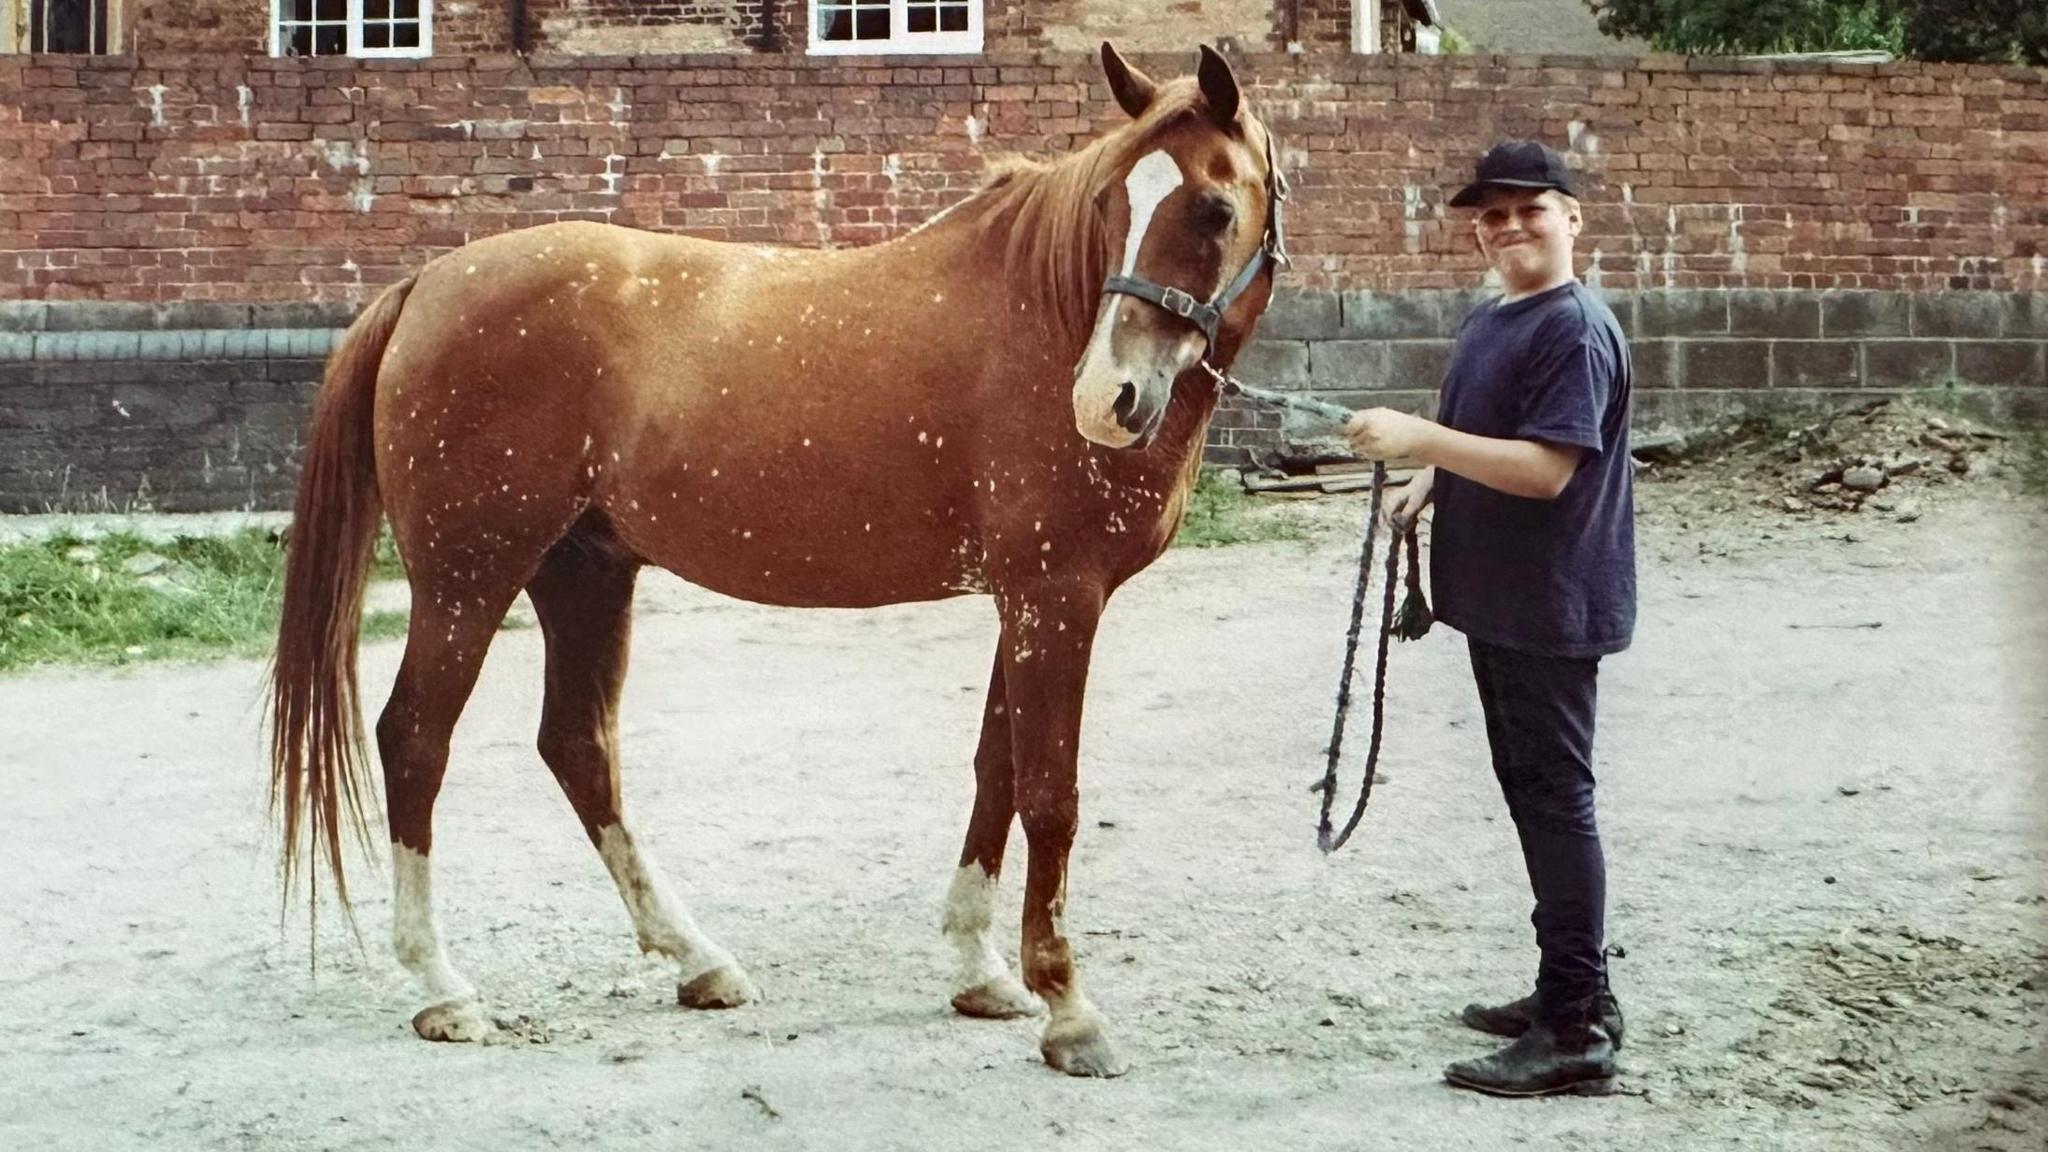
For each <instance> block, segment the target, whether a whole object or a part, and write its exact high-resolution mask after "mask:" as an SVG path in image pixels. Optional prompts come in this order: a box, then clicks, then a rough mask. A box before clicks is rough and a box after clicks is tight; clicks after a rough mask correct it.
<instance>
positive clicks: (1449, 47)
mask: <svg viewBox="0 0 2048 1152" xmlns="http://www.w3.org/2000/svg"><path fill="white" fill-rule="evenodd" d="M1438 31H1439V32H1440V33H1441V34H1442V39H1440V40H1438V41H1437V45H1436V47H1437V51H1438V52H1441V53H1443V54H1444V55H1446V56H1468V55H1470V54H1471V53H1472V41H1470V40H1468V39H1466V38H1465V34H1464V33H1463V32H1460V31H1458V30H1457V29H1456V28H1453V27H1451V26H1450V25H1448V24H1446V25H1444V26H1443V27H1442V28H1440V29H1438Z"/></svg>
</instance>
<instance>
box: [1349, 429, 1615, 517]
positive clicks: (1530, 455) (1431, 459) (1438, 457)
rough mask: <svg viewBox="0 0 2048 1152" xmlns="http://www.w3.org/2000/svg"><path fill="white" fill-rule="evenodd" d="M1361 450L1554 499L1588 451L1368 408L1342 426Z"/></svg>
mask: <svg viewBox="0 0 2048 1152" xmlns="http://www.w3.org/2000/svg"><path fill="white" fill-rule="evenodd" d="M1344 431H1345V433H1346V435H1348V436H1349V437H1350V438H1351V443H1352V445H1353V446H1355V447H1356V448H1357V449H1358V450H1359V452H1360V453H1361V454H1363V455H1365V456H1369V457H1371V458H1373V459H1376V460H1386V459H1389V458H1391V457H1395V456H1406V457H1410V458H1412V459H1415V460H1419V461H1421V462H1422V463H1424V464H1427V465H1429V466H1431V467H1435V468H1442V469H1444V470H1445V471H1447V472H1455V473H1457V474H1458V475H1460V476H1463V477H1464V478H1465V479H1467V480H1471V481H1473V482H1474V483H1477V484H1484V485H1486V486H1487V487H1488V488H1492V489H1495V490H1497V491H1501V492H1505V493H1507V494H1508V495H1510V496H1525V497H1528V498H1530V499H1532V500H1555V499H1557V497H1558V494H1559V493H1561V492H1563V491H1564V487H1565V485H1566V484H1568V483H1570V482H1571V478H1572V473H1573V472H1574V471H1575V470H1576V469H1577V468H1578V466H1579V457H1580V456H1581V455H1582V454H1584V452H1585V449H1583V448H1579V447H1576V446H1572V445H1565V444H1552V443H1550V442H1549V441H1545V440H1504V439H1496V438H1494V437H1491V436H1474V435H1472V434H1471V433H1469V432H1459V431H1457V430H1456V429H1453V428H1446V427H1444V426H1443V425H1441V424H1438V423H1437V422H1435V421H1434V420H1425V419H1423V418H1422V417H1420V416H1411V415H1409V414H1408V413H1406V412H1396V411H1394V410H1393V409H1391V408H1368V409H1366V410H1364V411H1362V412H1356V413H1353V414H1352V416H1351V419H1350V420H1349V421H1347V422H1346V423H1345V425H1344Z"/></svg>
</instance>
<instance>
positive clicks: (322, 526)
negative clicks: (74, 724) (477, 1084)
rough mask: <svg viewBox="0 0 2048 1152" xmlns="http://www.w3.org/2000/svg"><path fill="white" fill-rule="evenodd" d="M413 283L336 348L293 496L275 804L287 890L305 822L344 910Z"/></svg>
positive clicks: (273, 740) (276, 680)
mask: <svg viewBox="0 0 2048 1152" xmlns="http://www.w3.org/2000/svg"><path fill="white" fill-rule="evenodd" d="M412 286H413V278H412V277H407V278H406V279H404V280H402V281H400V282H399V283H397V284H394V285H392V286H391V287H390V288H387V289H385V290H384V292H383V294H381V295H379V296H378V297H377V299H376V300H375V301H374V302H372V303H371V304H370V306H369V307H368V308H366V309H364V310H363V313H362V315H360V316H358V317H356V322H355V323H354V324H352V325H350V326H349V330H348V332H347V334H346V335H344V336H343V337H342V340H341V345H340V346H339V347H337V348H336V349H335V350H334V353H333V355H331V356H329V357H328V358H327V376H326V380H325V381H324V382H323V383H322V384H321V386H320V395H319V398H318V399H317V400H316V401H315V403H314V410H313V431H312V435H311V438H310V439H309V441H308V442H307V445H306V451H305V457H304V463H303V467H302V469H301V471H300V473H299V493H298V499H297V500H296V501H295V502H294V503H293V505H292V523H291V528H290V535H289V543H288V546H287V550H286V558H285V567H284V610H283V612H282V615H281V617H280V619H279V621H278V629H277V654H276V656H275V658H274V659H273V661H272V665H271V675H270V804H271V809H272V811H273V812H281V813H282V814H283V816H284V845H283V849H282V860H281V868H282V872H283V876H284V890H285V893H286V896H287V898H289V894H290V892H291V889H292V884H293V878H294V875H295V873H296V872H297V870H298V866H299V852H300V841H301V832H302V830H303V831H304V833H305V838H306V839H307V840H310V841H311V842H312V843H313V844H315V845H321V846H324V847H325V850H326V856H327V865H328V869H329V870H330V871H331V872H332V873H333V875H334V891H335V895H336V897H337V898H338V900H339V901H340V904H341V907H342V910H343V912H344V913H345V914H346V913H348V910H349V902H348V881H347V879H346V877H345V876H344V874H343V872H342V864H341V839H342V824H343V822H344V820H345V821H346V822H347V824H348V826H349V828H350V829H351V830H352V831H353V832H354V833H355V835H356V837H357V838H358V841H359V843H361V844H362V845H364V846H366V847H367V846H368V844H369V836H370V833H369V826H368V824H367V823H366V822H365V820H364V816H363V811H364V807H365V804H364V793H365V791H366V790H368V788H367V786H366V785H365V783H364V774H363V764H364V763H365V762H366V760H367V759H368V757H367V755H366V754H365V750H364V746H363V718H362V712H361V708H360V705H359V704H358V702H357V699H356V639H357V635H358V633H359V632H360V630H361V627H362V615H363V588H364V585H366V584H368V583H369V578H370V562H371V560H372V559H373V558H374V556H375V554H376V545H377V523H378V520H379V519H380V518H381V516H382V514H383V506H382V501H381V500H380V499H379V497H378V494H377V467H376V456H375V451H374V450H375V447H376V435H375V431H374V429H373V428H372V424H371V419H372V414H373V409H374V407H375V403H376V392H377V368H378V365H379V364H380V363H382V361H383V359H384V346H385V344H386V343H387V342H388V341H389V340H390V339H391V329H392V328H393V327H394V326H395V325H396V324H397V323H398V313H399V310H400V309H401V308H403V307H404V306H405V298H406V296H407V295H408V294H409V293H410V292H411V291H412ZM373 799H374V798H373ZM307 888H308V892H309V893H310V895H311V896H312V898H313V899H315V900H317V899H318V897H319V878H318V874H317V870H316V869H313V868H308V869H307Z"/></svg>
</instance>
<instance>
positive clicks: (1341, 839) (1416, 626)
mask: <svg viewBox="0 0 2048 1152" xmlns="http://www.w3.org/2000/svg"><path fill="white" fill-rule="evenodd" d="M1202 367H1203V368H1204V369H1205V370H1206V371H1207V372H1208V373H1209V375H1210V376H1212V377H1214V378H1215V380H1216V384H1217V387H1218V388H1219V389H1220V390H1221V391H1224V392H1236V393H1237V394H1239V395H1241V396H1243V397H1245V398H1246V399H1249V400H1254V401H1257V402H1259V403H1262V404H1268V405H1273V406H1277V407H1285V408H1294V409H1296V410H1299V411H1303V412H1308V413H1311V414H1313V415H1316V416H1321V417H1323V418H1325V419H1328V420H1333V421H1336V422H1338V423H1342V422H1343V421H1344V420H1345V419H1346V418H1347V417H1348V416H1350V414H1351V413H1350V410H1349V409H1346V408H1343V407H1340V406H1339V405H1336V404H1328V403H1325V402H1323V401H1320V400H1313V399H1310V398H1308V397H1306V396H1292V395H1288V394H1286V393H1282V392H1269V391H1267V390H1265V389H1263V388H1253V387H1252V386H1250V385H1248V384H1245V383H1244V382H1243V381H1240V380H1238V379H1237V378H1236V377H1234V376H1230V375H1227V374H1225V373H1222V372H1218V371H1217V370H1216V369H1215V368H1213V367H1210V365H1209V362H1208V361H1206V360H1204V361H1203V362H1202ZM1386 485H1387V466H1386V465H1385V464H1384V463H1381V462H1379V461H1374V463H1373V466H1372V492H1371V496H1370V498H1369V499H1368V501H1367V506H1366V511H1365V546H1364V547H1363V548H1361V549H1360V550H1359V553H1358V584H1357V587H1356V588H1355V589H1354V590H1353V591H1352V594H1351V624H1350V627H1349V628H1347V629H1346V630H1345V633H1344V671H1343V672H1342V673H1341V674H1340V675H1339V676H1338V679H1337V715H1336V719H1335V720H1334V721H1332V723H1331V726H1330V746H1329V748H1328V750H1327V751H1328V757H1329V759H1328V761H1327V763H1326V764H1325V765H1324V767H1323V778H1322V779H1321V780H1318V781H1317V782H1316V783H1315V784H1313V785H1311V786H1310V788H1309V790H1310V791H1312V792H1321V793H1322V794H1323V802H1322V811H1321V814H1320V815H1319V816H1318V817H1317V820H1316V847H1318V848H1320V849H1322V851H1323V854H1324V855H1328V854H1329V853H1332V852H1335V851H1336V850H1337V849H1339V848H1342V847H1343V846H1344V843H1345V841H1347V840H1349V839H1351V834H1352V833H1353V832H1355V831H1357V829H1358V824H1359V821H1360V820H1362V819H1364V818H1365V806H1366V804H1367V802H1369V801H1370V800H1371V799H1372V784H1373V778H1374V777H1375V775H1376V774H1377V773H1378V770H1379V761H1380V740H1381V737H1382V735H1383V734H1384V733H1385V730H1386V701H1387V648H1388V644H1387V642H1388V640H1389V639H1396V638H1398V639H1401V640H1419V639H1421V638H1422V637H1423V636H1425V635H1427V634H1428V632H1429V628H1430V625H1431V624H1433V623H1435V622H1436V618H1435V616H1434V615H1433V614H1432V613H1431V612H1430V610H1429V601H1428V599H1426V598H1425V597H1424V596H1423V594H1422V565H1421V562H1420V555H1421V547H1420V545H1419V544H1418V543H1417V541H1416V535H1415V521H1414V520H1413V519H1412V518H1411V519H1409V520H1408V521H1406V522H1405V523H1402V524H1398V525H1396V526H1395V531H1396V533H1397V534H1396V536H1395V538H1394V539H1393V540H1392V541H1391V542H1389V544H1388V546H1387V579H1386V589H1385V594H1384V597H1383V599H1382V601H1381V604H1380V635H1379V651H1378V654H1377V655H1376V657H1375V659H1374V662H1373V681H1372V740H1371V743H1370V744H1368V745H1367V747H1366V752H1365V779H1364V781H1363V782H1362V783H1361V784H1360V785H1359V790H1358V803H1357V804H1356V805H1354V806H1353V807H1352V809H1351V818H1350V819H1349V820H1346V821H1345V822H1344V829H1343V831H1341V832H1335V833H1334V834H1333V832H1332V830H1331V824H1330V809H1331V807H1332V806H1333V805H1334V804H1335V802H1336V799H1337V762H1338V760H1339V759H1340V758H1341V757H1342V755H1343V749H1344V722H1345V720H1346V719H1348V718H1349V716H1350V714H1351V680H1352V675H1353V672H1354V671H1355V669H1356V667H1357V663H1358V631H1359V627H1360V625H1361V624H1362V623H1363V622H1364V620H1365V593H1366V589H1367V588H1368V587H1369V586H1370V585H1371V583H1372V559H1373V549H1374V546H1375V544H1376V543H1377V541H1378V537H1379V525H1380V507H1381V505H1382V503H1383V502H1384V500H1385V495H1386ZM1404 549H1405V550H1406V551H1407V553H1408V577H1407V592H1408V594H1407V595H1406V596H1405V597H1403V599H1402V601H1401V607H1400V611H1399V612H1398V613H1397V612H1396V611H1395V609H1394V586H1395V584H1396V583H1398V582H1399V579H1400V569H1401V553H1402V551H1403V550H1404Z"/></svg>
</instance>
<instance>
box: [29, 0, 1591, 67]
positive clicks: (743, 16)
mask: <svg viewBox="0 0 2048 1152" xmlns="http://www.w3.org/2000/svg"><path fill="white" fill-rule="evenodd" d="M1559 2H1568V3H1577V2H1578V0H1559ZM1162 16H1164V17H1166V18H1163V19H1162ZM1437 22H1438V18H1437V12H1436V8H1435V0H1172V2H1169V3H1161V2H1160V0H0V51H23V52H73V53H95V54H101V55H107V54H122V53H149V52H220V53H228V54H231V55H240V54H245V53H262V54H266V55H271V56H314V55H318V56H354V57H358V58H378V57H399V58H407V57H425V56H452V55H476V54H488V53H506V52H516V53H522V54H523V53H542V54H563V55H592V54H596V55H629V54H633V55H637V54H661V53H699V52H726V53H741V52H761V53H787V54H798V55H833V54H841V55H844V54H874V53H878V52H886V53H889V54H894V55H938V54H948V55H962V54H977V53H982V52H993V53H1003V52H1017V51H1024V52H1030V51H1045V50H1051V51H1082V50H1086V49H1088V48H1092V47H1093V46H1094V44H1096V43H1097V42H1099V41H1101V40H1104V39H1114V40H1116V41H1118V42H1119V43H1120V44H1123V45H1125V46H1128V47H1129V48H1131V49H1132V50H1136V51H1143V50H1146V49H1148V48H1158V49H1165V48H1178V47H1182V46H1184V45H1186V44H1190V43H1194V42H1196V41H1209V42H1217V41H1223V42H1228V43H1232V44H1236V45H1239V46H1242V47H1245V48H1251V49H1257V48H1260V47H1271V48H1275V49H1281V50H1285V49H1286V48H1287V46H1288V45H1289V44H1297V45H1300V46H1302V48H1303V49H1307V48H1310V47H1314V48H1317V49H1335V50H1344V51H1361V52H1378V51H1410V52H1412V51H1416V50H1417V47H1418V36H1417V33H1418V30H1421V33H1422V35H1421V46H1422V48H1423V50H1425V51H1426V50H1428V47H1429V45H1430V44H1431V43H1433V39H1432V35H1431V32H1430V29H1431V28H1432V26H1433V25H1434V24H1436V23H1437Z"/></svg>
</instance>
